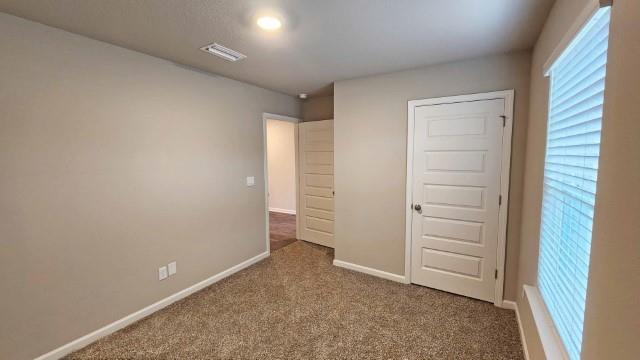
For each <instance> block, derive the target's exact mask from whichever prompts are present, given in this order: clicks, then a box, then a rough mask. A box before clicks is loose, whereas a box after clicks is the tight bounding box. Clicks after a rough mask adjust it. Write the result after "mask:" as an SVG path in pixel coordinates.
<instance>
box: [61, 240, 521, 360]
mask: <svg viewBox="0 0 640 360" xmlns="http://www.w3.org/2000/svg"><path fill="white" fill-rule="evenodd" d="M332 259H333V252H332V251H331V249H327V248H324V247H321V246H317V245H312V244H309V243H306V242H303V241H296V242H295V243H293V244H291V245H289V246H287V247H285V248H282V249H280V250H278V251H276V252H274V253H272V254H271V257H269V258H268V259H265V260H263V261H261V262H260V263H258V264H256V265H254V266H252V267H250V268H248V269H245V270H243V271H241V272H239V273H237V274H235V275H232V276H230V277H228V278H226V279H224V280H221V281H220V282H218V283H216V284H213V285H211V286H209V287H207V288H205V289H203V290H201V291H199V292H197V293H195V294H193V295H191V296H189V297H187V298H185V299H183V300H181V301H178V302H176V303H174V304H172V305H170V306H168V307H166V308H165V309H163V310H160V311H158V312H156V313H155V314H152V315H150V316H148V317H146V318H144V319H142V320H140V321H138V322H136V323H134V324H132V325H130V326H128V327H126V328H124V329H122V330H120V331H118V332H116V333H114V334H112V335H110V336H107V337H105V338H103V339H101V340H99V341H97V342H95V343H93V344H91V345H89V346H87V347H86V348H84V349H81V350H79V351H77V352H75V353H73V354H70V355H69V356H68V359H149V358H160V359H492V360H495V359H523V353H522V346H521V344H520V338H519V334H518V325H517V323H516V318H515V314H514V312H513V311H511V310H505V309H499V308H496V307H494V306H493V305H492V304H489V303H486V302H482V301H477V300H473V299H469V298H466V297H462V296H457V295H452V294H449V293H446V292H441V291H437V290H432V289H428V288H425V287H420V286H417V285H403V284H399V283H395V282H391V281H387V280H383V279H379V278H376V277H372V276H368V275H364V274H361V273H357V272H353V271H349V270H345V269H342V268H338V267H335V266H333V265H332V264H331V261H332Z"/></svg>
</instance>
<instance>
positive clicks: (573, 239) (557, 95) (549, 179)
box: [538, 7, 610, 359]
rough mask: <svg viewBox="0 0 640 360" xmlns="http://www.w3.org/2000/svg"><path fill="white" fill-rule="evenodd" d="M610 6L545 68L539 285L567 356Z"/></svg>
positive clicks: (574, 345)
mask: <svg viewBox="0 0 640 360" xmlns="http://www.w3.org/2000/svg"><path fill="white" fill-rule="evenodd" d="M609 18H610V8H608V7H607V8H602V9H600V10H598V11H597V12H596V14H595V15H594V16H593V17H592V18H591V19H590V20H589V22H588V23H587V24H586V25H585V26H584V28H583V29H582V30H581V31H580V32H579V33H578V35H577V36H576V37H575V39H574V40H573V41H572V42H571V43H570V45H569V46H568V47H567V49H566V50H565V51H564V52H563V53H562V55H561V56H560V57H559V58H558V60H557V61H556V62H555V63H554V64H553V66H552V67H551V69H550V77H551V78H550V81H551V88H550V100H549V121H548V128H547V149H546V151H547V153H546V158H545V163H544V191H543V199H542V220H541V227H540V257H539V263H538V287H539V289H540V293H541V294H542V298H543V300H544V302H545V304H546V306H547V309H548V310H549V313H550V315H551V318H552V319H553V322H554V324H555V326H556V329H557V331H558V334H559V335H560V338H561V339H562V342H563V343H564V346H565V349H566V350H567V353H568V354H569V357H570V358H571V359H579V358H580V351H581V347H582V328H583V322H584V309H585V298H586V294H587V279H588V274H589V253H590V249H591V230H592V225H593V211H594V205H595V199H596V181H597V175H598V156H599V151H600V129H601V124H602V107H603V101H604V86H605V71H606V62H607V45H608V39H609Z"/></svg>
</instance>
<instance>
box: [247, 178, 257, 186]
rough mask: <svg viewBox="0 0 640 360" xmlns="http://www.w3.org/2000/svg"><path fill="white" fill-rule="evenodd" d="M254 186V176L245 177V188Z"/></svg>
mask: <svg viewBox="0 0 640 360" xmlns="http://www.w3.org/2000/svg"><path fill="white" fill-rule="evenodd" d="M255 184H256V178H255V176H247V186H254V185H255Z"/></svg>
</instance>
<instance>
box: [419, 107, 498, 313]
mask: <svg viewBox="0 0 640 360" xmlns="http://www.w3.org/2000/svg"><path fill="white" fill-rule="evenodd" d="M503 114H504V100H503V99H497V100H485V101H471V102H462V103H453V104H442V105H429V106H420V107H417V108H416V110H415V129H414V149H413V189H412V191H413V204H414V205H415V204H418V205H420V207H421V209H420V211H416V210H414V211H413V219H412V245H411V281H412V282H413V283H416V284H419V285H424V286H428V287H432V288H436V289H440V290H445V291H448V292H452V293H456V294H461V295H465V296H469V297H473V298H477V299H481V300H486V301H491V302H493V301H494V298H495V281H496V280H495V276H494V275H495V271H496V258H497V244H498V215H499V206H500V205H499V195H500V193H499V192H500V173H501V159H502V136H503V118H502V115H503Z"/></svg>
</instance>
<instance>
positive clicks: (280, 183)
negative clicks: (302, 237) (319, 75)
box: [263, 114, 299, 251]
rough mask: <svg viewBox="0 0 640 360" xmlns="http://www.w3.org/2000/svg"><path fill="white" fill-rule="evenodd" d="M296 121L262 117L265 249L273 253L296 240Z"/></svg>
mask: <svg viewBox="0 0 640 360" xmlns="http://www.w3.org/2000/svg"><path fill="white" fill-rule="evenodd" d="M298 122H299V120H298V119H296V118H291V117H287V116H281V115H274V114H264V115H263V126H264V135H265V136H264V137H265V140H264V141H265V192H266V210H267V211H266V212H267V218H266V221H267V248H268V249H270V251H276V250H278V249H281V248H283V247H285V246H287V245H290V244H292V243H294V242H296V241H297V239H298V235H297V228H298V226H297V224H298V221H297V213H298V159H297V157H298Z"/></svg>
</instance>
